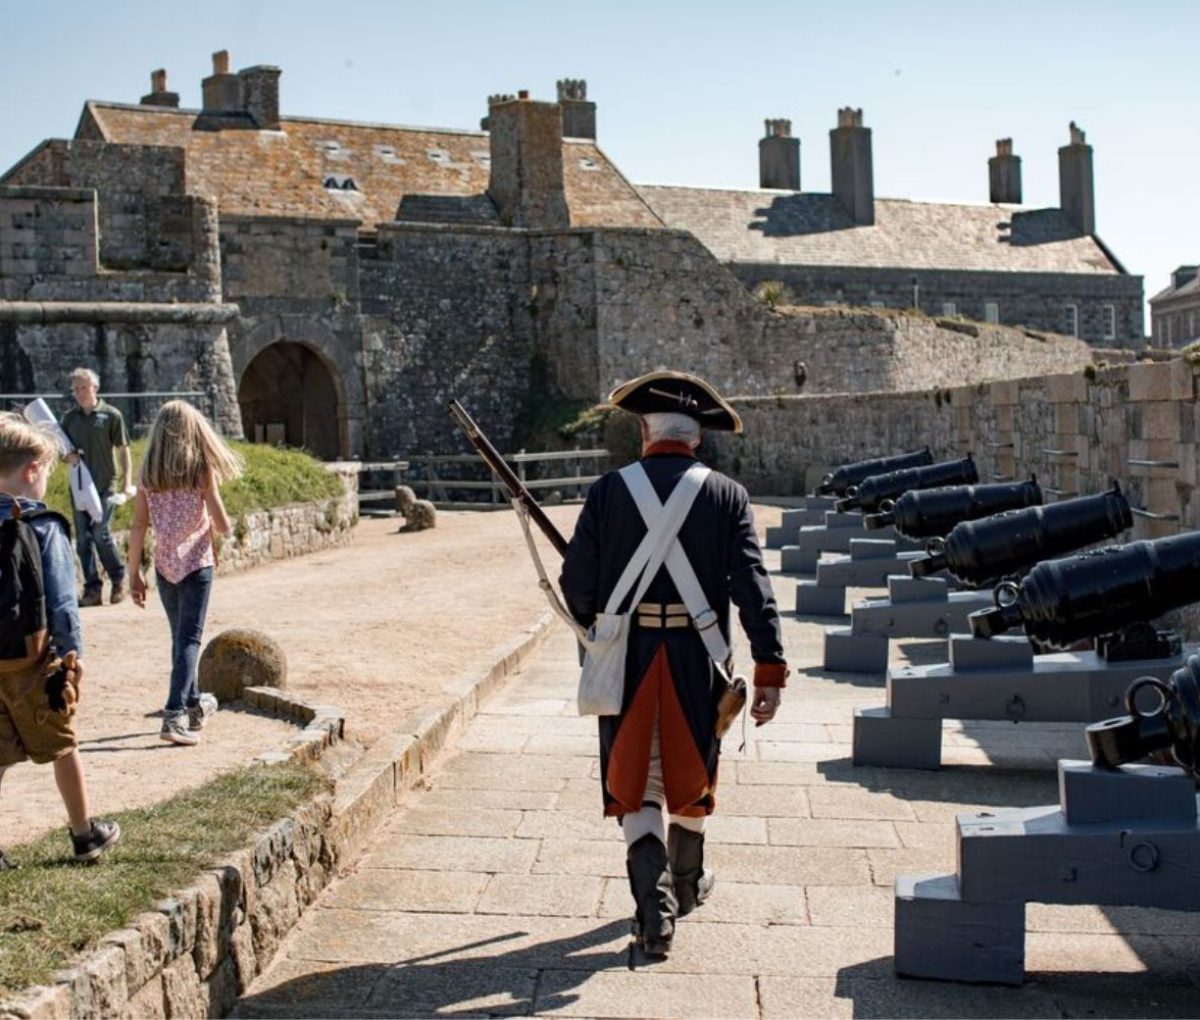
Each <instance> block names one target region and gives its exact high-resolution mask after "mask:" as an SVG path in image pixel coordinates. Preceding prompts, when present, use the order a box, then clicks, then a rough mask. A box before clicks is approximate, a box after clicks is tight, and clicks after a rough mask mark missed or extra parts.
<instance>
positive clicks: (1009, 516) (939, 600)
mask: <svg viewBox="0 0 1200 1020" xmlns="http://www.w3.org/2000/svg"><path fill="white" fill-rule="evenodd" d="M1020 484H1021V485H1023V486H1026V487H1027V488H1029V489H1034V488H1036V483H1035V482H1033V481H1030V482H1023V483H1020ZM976 488H977V489H983V488H987V486H977V487H976ZM937 491H938V490H932V491H931V492H929V493H920V492H914V493H907V494H906V495H905V496H904V497H902V499H901V500H899V501H897V504H896V511H893V512H894V513H896V514H897V521H896V526H897V528H901V529H906V530H908V531H910V532H911V531H915V528H913V527H912V526H911V525H910V523H909V521H908V520H907V518H909V517H911V516H912V509H909V510H907V511H905V510H902V509H901V504H902V503H904V502H905V501H906V500H911V501H912V502H913V503H914V504H918V501H917V500H916V498H915V497H919V496H923V495H924V496H929V495H933V494H935V493H936V492H937ZM947 491H949V490H947ZM918 505H919V504H918ZM930 516H935V515H930ZM944 520H945V518H942V520H940V521H937V520H935V521H934V522H932V523H925V522H924V521H921V522H920V523H917V525H916V527H920V528H923V529H924V530H926V531H927V532H929V533H931V534H932V533H933V529H934V526H935V524H938V523H944ZM1132 526H1133V513H1132V511H1131V509H1130V507H1129V501H1128V500H1127V499H1126V498H1125V496H1124V495H1122V493H1121V490H1120V487H1119V486H1117V485H1114V486H1113V488H1112V489H1111V490H1110V491H1108V492H1104V493H1100V494H1099V495H1095V496H1080V497H1079V498H1077V499H1070V500H1065V501H1062V502H1059V503H1051V504H1049V505H1048V506H1036V505H1031V506H1027V507H1025V508H1023V509H1010V510H1007V511H1005V512H1003V513H997V514H994V515H992V516H990V517H982V518H981V519H979V518H976V519H968V518H963V519H961V520H959V521H958V522H954V523H953V526H952V527H950V528H947V529H946V530H945V531H943V532H942V533H941V536H940V537H939V536H938V535H936V534H933V537H931V538H929V540H928V541H927V543H926V549H925V552H924V553H923V554H920V555H916V556H913V557H910V558H909V559H908V574H909V576H907V577H905V576H903V575H892V576H890V577H888V578H887V587H888V593H887V596H886V597H883V598H866V599H862V600H860V601H858V602H856V603H855V604H854V606H853V607H852V608H851V611H850V626H849V627H830V628H828V629H827V631H826V636H825V668H826V669H833V670H839V671H844V672H852V673H875V674H878V673H883V672H884V671H885V670H886V669H887V662H888V642H889V641H890V640H891V639H893V638H928V639H931V640H936V639H942V640H945V639H946V638H948V637H949V636H950V635H951V634H960V633H964V632H966V631H967V630H968V623H967V618H968V617H969V616H970V614H971V613H973V612H976V611H977V610H980V609H985V608H987V607H988V606H989V605H991V603H992V593H991V591H990V590H988V591H978V590H974V589H979V588H983V587H984V586H988V587H989V588H990V586H993V585H995V584H997V583H998V582H1000V581H1001V580H1003V579H1005V578H1011V577H1017V576H1019V575H1020V574H1022V573H1024V572H1025V571H1026V570H1028V569H1029V568H1030V567H1032V566H1033V565H1034V564H1036V563H1038V562H1040V561H1041V560H1045V559H1052V558H1054V557H1057V556H1065V555H1067V554H1068V553H1072V552H1075V551H1077V550H1079V549H1084V548H1086V547H1087V546H1090V545H1094V544H1096V543H1097V542H1103V541H1107V540H1110V539H1113V538H1116V537H1117V536H1119V535H1120V534H1121V532H1123V531H1125V530H1126V529H1127V528H1130V527H1132ZM931 575H939V576H931ZM955 585H961V586H963V588H964V589H965V590H959V591H953V590H952V588H953V587H954V586H955Z"/></svg>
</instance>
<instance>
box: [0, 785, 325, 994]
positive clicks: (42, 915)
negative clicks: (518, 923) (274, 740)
mask: <svg viewBox="0 0 1200 1020" xmlns="http://www.w3.org/2000/svg"><path fill="white" fill-rule="evenodd" d="M327 786H328V783H327V781H326V780H324V779H322V778H321V777H320V776H319V775H318V774H317V773H316V772H314V771H313V770H312V769H309V768H305V767H304V766H302V765H297V764H286V765H271V766H266V765H254V766H249V767H247V768H243V769H239V770H238V771H236V772H231V773H228V774H227V775H223V776H219V777H217V778H216V779H214V780H212V781H211V782H208V783H205V784H204V785H203V786H201V787H199V788H197V789H195V790H188V791H186V792H184V793H181V794H178V795H177V796H175V797H172V798H171V799H170V800H167V801H164V802H163V803H161V804H156V805H154V806H153V807H148V808H142V809H140V810H137V811H123V812H121V813H120V814H116V815H113V816H111V817H113V818H115V819H117V821H119V822H120V823H121V842H120V843H118V844H117V845H116V846H115V847H114V848H113V849H112V850H110V851H109V852H108V853H107V854H105V855H104V857H102V858H101V859H100V861H99V862H98V863H97V864H96V865H95V866H93V867H80V866H77V865H75V864H74V863H73V862H72V861H71V860H70V857H69V855H68V851H69V850H70V845H71V844H70V840H69V839H68V838H67V835H66V832H65V831H64V830H62V829H60V830H57V831H55V832H52V833H48V834H47V835H45V836H43V837H42V838H41V839H38V840H36V841H34V842H33V843H25V844H20V845H18V846H10V847H5V852H6V853H7V855H8V856H9V858H10V859H11V860H13V861H15V862H17V863H18V864H20V865H21V867H20V868H19V869H18V870H16V871H5V872H0V994H5V993H11V992H14V991H17V990H19V989H21V988H25V987H27V986H29V985H37V984H45V983H47V982H48V981H49V980H50V978H51V976H52V974H53V973H54V971H55V970H58V969H60V968H62V967H63V966H65V965H66V964H67V963H68V962H69V961H70V959H71V958H72V957H73V956H75V955H76V954H77V953H79V952H82V951H83V950H85V949H88V948H89V947H91V946H93V945H95V944H96V942H97V941H98V940H99V939H100V938H102V937H103V936H104V935H107V934H109V933H110V932H113V931H116V930H117V929H119V928H123V927H125V925H126V924H127V923H128V922H129V920H130V919H131V918H133V917H134V916H135V915H136V914H138V913H141V912H142V911H145V910H149V909H151V908H152V907H153V905H154V903H155V902H156V901H157V900H160V899H162V898H163V897H164V896H166V895H168V894H169V893H171V892H173V891H177V890H179V889H182V888H184V887H186V886H187V885H189V884H190V883H191V882H192V881H194V880H195V878H196V877H197V876H198V875H199V874H200V872H201V871H202V870H204V868H206V867H208V866H210V865H212V864H214V863H215V862H216V861H218V860H219V859H220V858H221V857H222V856H224V855H226V854H229V853H232V852H234V851H236V850H239V849H241V848H243V847H244V846H246V844H247V843H248V842H249V837H250V836H251V834H253V833H254V832H257V831H259V830H261V829H263V828H265V827H266V826H268V825H270V824H271V823H273V822H275V821H277V820H278V819H280V818H282V817H283V816H284V815H286V814H287V813H288V812H289V811H291V810H292V809H293V808H294V807H295V806H296V805H297V804H299V803H300V802H301V801H303V800H306V799H308V798H310V797H312V796H313V795H314V794H316V793H317V792H318V791H319V790H321V789H324V788H327Z"/></svg>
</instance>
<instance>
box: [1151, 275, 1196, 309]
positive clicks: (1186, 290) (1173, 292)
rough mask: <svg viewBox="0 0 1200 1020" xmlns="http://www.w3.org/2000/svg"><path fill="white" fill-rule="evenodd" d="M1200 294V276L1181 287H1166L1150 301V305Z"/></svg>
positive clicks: (1172, 285) (1194, 277)
mask: <svg viewBox="0 0 1200 1020" xmlns="http://www.w3.org/2000/svg"><path fill="white" fill-rule="evenodd" d="M1198 294H1200V276H1193V277H1192V278H1191V279H1190V280H1188V282H1187V283H1185V284H1184V285H1183V286H1181V287H1176V286H1175V285H1174V284H1171V286H1169V287H1165V288H1164V289H1162V290H1160V291H1159V292H1158V293H1157V294H1155V295H1154V297H1152V298H1151V299H1150V303H1151V304H1154V303H1156V302H1158V301H1174V300H1175V299H1176V298H1187V297H1195V296H1196V295H1198Z"/></svg>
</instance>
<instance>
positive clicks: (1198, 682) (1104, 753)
mask: <svg viewBox="0 0 1200 1020" xmlns="http://www.w3.org/2000/svg"><path fill="white" fill-rule="evenodd" d="M1143 690H1153V691H1155V692H1156V694H1157V695H1158V699H1157V700H1158V703H1157V705H1155V707H1154V708H1153V709H1152V710H1151V711H1149V712H1144V711H1142V710H1141V708H1139V706H1138V694H1139V693H1141V692H1142V691H1143ZM1125 708H1126V710H1127V711H1128V713H1129V714H1128V715H1123V716H1118V717H1117V718H1115V719H1105V720H1104V721H1103V722H1098V723H1093V724H1092V725H1091V726H1089V727H1088V728H1087V742H1088V750H1089V751H1090V752H1091V755H1092V764H1093V765H1095V766H1097V767H1098V768H1108V769H1115V768H1116V767H1117V766H1118V765H1125V764H1127V763H1129V762H1134V761H1138V760H1140V759H1142V758H1145V757H1146V756H1147V755H1149V754H1153V753H1154V752H1155V751H1170V752H1171V755H1172V757H1174V759H1175V761H1176V762H1178V763H1179V765H1180V766H1182V767H1183V768H1184V769H1185V770H1186V771H1187V772H1188V774H1189V775H1190V776H1191V777H1192V779H1193V780H1200V775H1198V774H1197V766H1198V765H1200V656H1196V655H1192V656H1189V657H1188V660H1187V662H1185V663H1184V664H1183V665H1182V666H1181V667H1180V668H1179V669H1177V670H1175V672H1173V673H1172V674H1171V676H1170V678H1169V679H1168V680H1166V681H1165V682H1164V681H1162V680H1159V679H1157V678H1155V677H1149V676H1146V677H1142V678H1141V679H1139V680H1135V681H1134V682H1133V683H1132V684H1131V685H1130V687H1129V690H1128V691H1127V692H1126V694H1125Z"/></svg>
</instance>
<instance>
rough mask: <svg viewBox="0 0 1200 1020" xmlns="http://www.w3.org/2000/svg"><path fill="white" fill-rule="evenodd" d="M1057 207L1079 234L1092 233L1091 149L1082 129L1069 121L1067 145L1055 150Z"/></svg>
mask: <svg viewBox="0 0 1200 1020" xmlns="http://www.w3.org/2000/svg"><path fill="white" fill-rule="evenodd" d="M1058 194H1059V200H1058V204H1059V206H1060V207H1061V208H1062V211H1063V212H1064V213H1065V214H1066V217H1067V219H1068V220H1070V221H1071V223H1072V224H1074V226H1075V228H1076V229H1077V230H1078V231H1079V232H1080V233H1081V234H1094V233H1095V232H1096V194H1095V190H1094V188H1093V184H1092V147H1091V146H1090V145H1088V144H1087V136H1086V135H1085V134H1084V132H1083V129H1082V128H1081V127H1079V125H1077V124H1076V123H1075V122H1074V121H1071V143H1070V144H1069V145H1064V146H1063V147H1062V148H1061V149H1059V150H1058Z"/></svg>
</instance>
